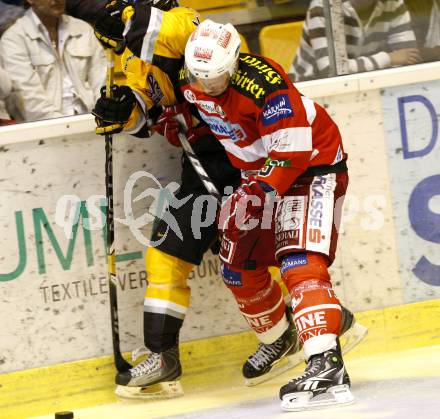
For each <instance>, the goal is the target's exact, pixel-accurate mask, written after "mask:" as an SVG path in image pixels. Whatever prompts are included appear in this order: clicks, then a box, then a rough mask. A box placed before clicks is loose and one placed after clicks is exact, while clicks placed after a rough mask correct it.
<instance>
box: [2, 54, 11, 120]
mask: <svg viewBox="0 0 440 419" xmlns="http://www.w3.org/2000/svg"><path fill="white" fill-rule="evenodd" d="M11 87H12V84H11V79H10V78H9V75H8V73H7V72H6V71H5V70H4V69H3V67H2V66H1V62H0V125H3V123H4V122H3V121H6V120H9V119H10V116H9V114H8V112H7V111H6V105H5V102H4V101H5V99H7V97H8V96H9V95H10V93H11Z"/></svg>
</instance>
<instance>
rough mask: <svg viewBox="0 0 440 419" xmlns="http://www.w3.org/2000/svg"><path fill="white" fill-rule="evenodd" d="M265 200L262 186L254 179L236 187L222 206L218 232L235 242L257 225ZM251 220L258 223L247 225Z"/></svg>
mask: <svg viewBox="0 0 440 419" xmlns="http://www.w3.org/2000/svg"><path fill="white" fill-rule="evenodd" d="M265 200H266V192H265V191H264V189H263V187H262V184H261V183H260V182H257V181H256V180H255V179H252V178H251V179H249V180H248V181H247V182H246V183H243V184H242V185H241V186H240V187H238V188H237V189H236V191H235V192H234V193H233V194H232V195H231V196H230V197H229V198H228V199H227V200H226V201H225V202H224V204H223V205H222V208H221V210H220V216H219V221H218V228H219V230H220V231H222V232H223V234H224V235H225V236H226V238H227V239H228V240H230V241H232V242H236V241H237V240H238V239H239V238H240V237H243V236H244V235H246V233H247V231H249V230H250V229H251V228H256V227H257V226H258V225H259V220H261V218H262V216H263V209H264V203H265ZM251 219H256V220H258V222H257V223H252V224H255V225H254V226H252V224H251V223H249V224H248V222H249V221H250V220H251Z"/></svg>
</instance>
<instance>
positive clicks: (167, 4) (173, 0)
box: [145, 0, 179, 11]
mask: <svg viewBox="0 0 440 419" xmlns="http://www.w3.org/2000/svg"><path fill="white" fill-rule="evenodd" d="M145 3H146V4H147V5H148V6H151V7H155V8H156V9H160V10H164V11H167V10H170V9H172V8H173V7H179V2H178V1H177V0H146V1H145Z"/></svg>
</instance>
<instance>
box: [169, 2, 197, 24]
mask: <svg viewBox="0 0 440 419" xmlns="http://www.w3.org/2000/svg"><path fill="white" fill-rule="evenodd" d="M165 16H166V17H167V18H168V19H170V20H176V19H178V20H179V19H185V20H189V21H191V22H192V23H193V24H194V26H198V25H199V24H200V15H199V13H198V12H197V11H195V10H194V9H191V8H190V7H183V6H181V7H174V8H173V9H170V10H168V11H167V12H165Z"/></svg>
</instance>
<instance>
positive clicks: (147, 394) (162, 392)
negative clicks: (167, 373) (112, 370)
mask: <svg viewBox="0 0 440 419" xmlns="http://www.w3.org/2000/svg"><path fill="white" fill-rule="evenodd" d="M115 394H116V395H117V396H119V397H123V398H125V399H142V400H157V399H170V398H174V397H180V396H183V388H182V385H181V384H180V381H164V382H162V383H157V384H153V385H151V386H147V387H129V386H121V385H118V386H116V390H115Z"/></svg>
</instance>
